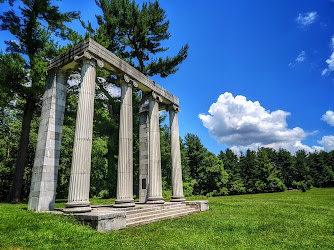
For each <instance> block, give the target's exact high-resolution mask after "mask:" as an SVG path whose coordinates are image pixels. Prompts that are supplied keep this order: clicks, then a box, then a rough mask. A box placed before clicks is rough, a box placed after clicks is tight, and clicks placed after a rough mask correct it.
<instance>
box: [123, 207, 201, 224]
mask: <svg viewBox="0 0 334 250" xmlns="http://www.w3.org/2000/svg"><path fill="white" fill-rule="evenodd" d="M198 212H200V210H199V209H198V208H197V207H196V206H192V205H186V204H185V203H166V204H164V205H152V206H143V207H141V208H138V209H132V210H127V211H126V227H135V226H139V225H145V224H149V223H153V222H157V221H161V220H167V219H172V218H177V217H182V216H186V215H189V214H194V213H198Z"/></svg>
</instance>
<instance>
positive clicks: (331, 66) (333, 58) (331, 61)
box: [321, 36, 334, 76]
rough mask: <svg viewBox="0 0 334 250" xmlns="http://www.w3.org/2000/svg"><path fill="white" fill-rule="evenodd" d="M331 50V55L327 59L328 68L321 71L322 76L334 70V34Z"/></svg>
mask: <svg viewBox="0 0 334 250" xmlns="http://www.w3.org/2000/svg"><path fill="white" fill-rule="evenodd" d="M330 47H331V50H332V54H331V55H330V57H329V58H328V59H327V60H326V63H327V64H328V65H327V68H326V69H324V70H323V71H322V72H321V75H322V76H326V75H328V74H329V73H330V72H331V71H334V36H333V37H332V39H331V44H330Z"/></svg>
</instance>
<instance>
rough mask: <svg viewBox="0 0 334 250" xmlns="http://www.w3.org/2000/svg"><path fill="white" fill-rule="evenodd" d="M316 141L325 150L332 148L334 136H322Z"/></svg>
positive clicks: (333, 148)
mask: <svg viewBox="0 0 334 250" xmlns="http://www.w3.org/2000/svg"><path fill="white" fill-rule="evenodd" d="M318 143H319V144H321V145H322V146H323V148H324V150H325V151H327V152H329V151H331V150H334V136H332V135H328V136H323V137H322V139H321V141H318Z"/></svg>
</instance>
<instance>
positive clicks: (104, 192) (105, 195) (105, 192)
mask: <svg viewBox="0 0 334 250" xmlns="http://www.w3.org/2000/svg"><path fill="white" fill-rule="evenodd" d="M98 197H99V198H102V199H108V198H110V194H109V191H108V190H101V191H100V192H99V195H98Z"/></svg>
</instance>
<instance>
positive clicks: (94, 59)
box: [74, 51, 104, 68]
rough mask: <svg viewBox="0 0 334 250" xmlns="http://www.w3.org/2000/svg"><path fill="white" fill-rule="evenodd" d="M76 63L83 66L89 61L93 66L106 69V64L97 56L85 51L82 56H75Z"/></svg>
mask: <svg viewBox="0 0 334 250" xmlns="http://www.w3.org/2000/svg"><path fill="white" fill-rule="evenodd" d="M74 61H76V62H78V63H81V64H83V63H84V62H87V61H89V62H90V63H92V65H93V66H96V65H97V66H98V67H100V68H103V67H104V62H103V61H102V60H101V59H100V58H98V57H97V56H95V55H93V54H92V53H89V52H88V51H85V52H84V53H83V54H82V55H81V56H75V57H74Z"/></svg>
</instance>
